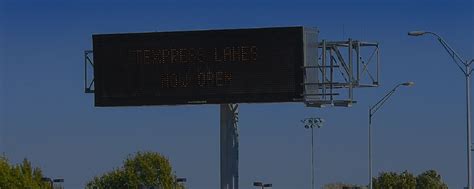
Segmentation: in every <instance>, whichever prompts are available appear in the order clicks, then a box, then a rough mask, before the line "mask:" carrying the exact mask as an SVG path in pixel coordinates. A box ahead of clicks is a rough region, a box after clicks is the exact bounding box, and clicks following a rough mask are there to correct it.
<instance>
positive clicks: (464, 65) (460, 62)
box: [408, 31, 474, 189]
mask: <svg viewBox="0 0 474 189" xmlns="http://www.w3.org/2000/svg"><path fill="white" fill-rule="evenodd" d="M424 34H430V35H433V36H435V37H436V38H437V39H438V41H439V43H441V45H442V46H443V47H444V49H445V50H446V52H448V54H449V56H451V58H452V59H453V61H454V63H456V65H457V66H458V68H459V69H460V70H461V71H462V73H463V74H464V76H465V77H466V123H467V124H466V125H467V129H466V130H467V143H466V144H467V188H469V189H472V165H471V150H472V147H471V145H472V139H471V94H470V93H471V84H470V82H471V73H472V69H471V64H472V63H473V62H474V59H472V60H471V61H468V60H467V59H466V60H465V59H462V58H461V56H459V54H458V53H456V51H454V49H453V48H451V47H450V46H449V45H448V43H446V41H444V39H443V38H442V37H441V36H440V35H438V34H436V33H434V32H429V31H411V32H408V35H410V36H421V35H424Z"/></svg>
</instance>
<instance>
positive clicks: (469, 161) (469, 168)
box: [465, 62, 472, 189]
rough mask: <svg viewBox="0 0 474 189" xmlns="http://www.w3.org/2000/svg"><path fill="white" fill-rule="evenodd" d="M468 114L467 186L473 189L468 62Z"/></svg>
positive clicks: (468, 65) (468, 70) (467, 67)
mask: <svg viewBox="0 0 474 189" xmlns="http://www.w3.org/2000/svg"><path fill="white" fill-rule="evenodd" d="M465 65H466V70H465V72H466V114H467V116H466V117H467V120H466V121H467V188H469V189H472V158H471V155H472V148H471V145H472V142H471V140H472V139H471V65H470V64H469V63H468V62H466V63H465Z"/></svg>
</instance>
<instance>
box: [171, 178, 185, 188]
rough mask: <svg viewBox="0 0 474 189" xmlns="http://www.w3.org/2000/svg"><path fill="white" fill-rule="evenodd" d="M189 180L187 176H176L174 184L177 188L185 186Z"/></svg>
mask: <svg viewBox="0 0 474 189" xmlns="http://www.w3.org/2000/svg"><path fill="white" fill-rule="evenodd" d="M186 181H187V179H186V178H176V184H175V186H174V188H175V189H177V188H178V186H182V187H180V188H184V183H185V182H186Z"/></svg>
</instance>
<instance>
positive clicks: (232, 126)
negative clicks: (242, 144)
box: [220, 104, 239, 189]
mask: <svg viewBox="0 0 474 189" xmlns="http://www.w3.org/2000/svg"><path fill="white" fill-rule="evenodd" d="M238 107H239V106H238V104H221V105H220V114H221V115H220V116H221V120H220V149H221V152H220V153H221V155H220V156H221V189H238V188H239V131H238V127H237V122H238V114H239V108H238Z"/></svg>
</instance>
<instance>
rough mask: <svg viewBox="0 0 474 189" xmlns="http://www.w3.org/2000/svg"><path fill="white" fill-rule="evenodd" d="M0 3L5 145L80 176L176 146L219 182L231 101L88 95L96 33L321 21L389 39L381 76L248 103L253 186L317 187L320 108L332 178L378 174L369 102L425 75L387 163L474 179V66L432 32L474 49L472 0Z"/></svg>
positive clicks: (245, 143)
mask: <svg viewBox="0 0 474 189" xmlns="http://www.w3.org/2000/svg"><path fill="white" fill-rule="evenodd" d="M357 2H358V3H354V2H352V1H349V0H345V1H342V0H337V1H327V2H312V3H308V2H304V1H270V0H268V1H243V0H242V1H228V2H225V3H224V2H219V1H204V0H202V1H197V0H195V1H187V2H184V1H182V2H173V1H164V2H158V1H133V3H132V2H126V1H113V2H112V1H106V0H102V1H67V2H66V1H59V0H57V1H33V0H31V1H20V0H12V1H9V0H1V1H0V152H2V153H5V154H6V155H7V156H8V157H9V159H10V160H11V161H12V162H14V163H17V162H20V161H21V160H22V159H23V158H25V157H27V158H28V159H30V160H31V161H32V162H33V163H34V165H36V166H40V167H42V168H43V169H44V171H45V174H46V175H48V176H51V177H62V178H64V179H65V181H66V182H65V186H66V187H67V188H83V186H84V184H85V183H86V181H87V180H89V179H91V178H92V177H93V176H94V175H97V174H100V173H103V172H105V171H108V170H111V169H113V168H115V167H118V166H120V165H121V162H122V160H123V159H124V158H125V157H126V156H127V154H130V153H134V152H136V151H139V150H149V151H157V152H160V153H163V154H165V155H166V156H167V157H169V158H170V160H171V162H172V164H173V166H174V169H175V171H176V173H177V175H179V176H182V177H187V178H188V185H189V186H190V188H196V189H209V188H218V186H219V125H218V124H219V107H218V106H217V105H204V106H175V107H170V106H166V107H158V106H157V107H128V108H95V107H94V106H93V104H94V103H93V95H90V94H84V93H83V88H82V87H83V51H84V50H86V49H91V48H92V40H91V34H93V33H116V32H145V31H164V30H193V29H216V28H244V27H267V26H293V25H305V26H316V27H318V28H319V29H320V31H321V38H323V39H327V40H341V39H342V37H343V36H342V26H343V25H344V27H345V37H346V38H347V37H351V38H354V39H363V40H368V41H378V42H380V43H381V48H382V56H381V58H382V72H381V76H382V78H381V82H382V83H381V84H382V85H381V86H380V87H379V88H373V89H361V90H358V91H357V92H356V99H357V100H358V101H359V103H358V104H356V105H355V106H354V107H352V108H325V109H317V108H306V107H304V105H303V104H298V103H282V104H242V105H241V106H240V142H241V143H240V144H241V145H240V185H241V186H242V188H251V183H252V182H253V181H256V180H262V181H265V182H270V183H273V185H274V188H296V187H298V188H307V187H309V185H310V167H309V163H310V156H309V155H310V154H309V147H310V134H309V132H307V131H306V130H305V129H303V128H302V127H301V125H300V124H299V123H300V122H299V120H300V119H302V118H305V117H308V116H319V117H322V118H324V119H325V120H326V124H325V127H323V128H322V129H320V130H318V133H317V138H316V142H317V149H316V151H317V156H316V159H317V168H316V171H317V178H316V182H317V184H318V185H322V184H324V183H330V182H336V181H341V182H347V183H358V184H366V183H367V147H366V146H367V107H368V106H369V105H370V104H373V103H375V102H376V101H377V100H378V99H379V98H380V97H381V96H382V95H384V94H385V93H386V92H387V90H389V89H390V88H392V87H393V85H395V84H397V83H399V82H403V81H408V80H411V81H415V82H416V86H415V87H413V88H404V89H401V90H399V91H398V92H397V94H396V95H395V96H393V98H392V99H391V100H390V101H389V102H388V103H387V104H386V105H385V106H384V107H383V109H381V111H379V112H378V113H377V115H376V116H375V119H374V143H375V145H374V171H375V172H379V171H403V170H409V171H411V172H414V173H416V174H418V173H420V172H422V171H424V170H427V169H436V170H437V171H439V172H440V173H441V174H442V176H443V178H444V180H445V181H446V182H447V183H448V185H449V186H450V188H462V187H463V186H465V184H466V168H465V167H466V159H465V158H466V155H465V154H466V151H465V145H466V144H465V140H466V137H465V136H466V131H465V130H466V129H465V97H464V77H463V76H462V74H461V73H460V71H459V70H458V68H457V67H456V66H455V65H454V64H453V62H452V60H451V59H450V58H449V57H448V56H447V54H446V53H445V52H444V50H443V49H442V47H441V46H440V45H439V44H438V43H437V41H436V40H434V38H432V37H428V36H425V37H419V38H412V37H409V36H407V35H406V33H407V31H409V30H415V29H424V30H430V31H435V32H438V33H439V34H440V35H442V36H444V37H445V39H446V40H447V41H448V42H449V43H450V44H451V46H453V47H454V48H455V49H456V50H457V51H458V52H459V53H460V54H461V55H463V57H465V58H469V59H471V58H473V54H474V53H473V52H474V51H473V42H474V36H473V33H474V32H473V31H474V28H473V27H474V22H473V12H474V10H473V1H472V0H442V1H435V0H430V1H428V0H426V1H413V0H402V1H394V0H393V1H384V2H383V3H381V2H380V1H375V0H374V1H370V0H364V1H357Z"/></svg>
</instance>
